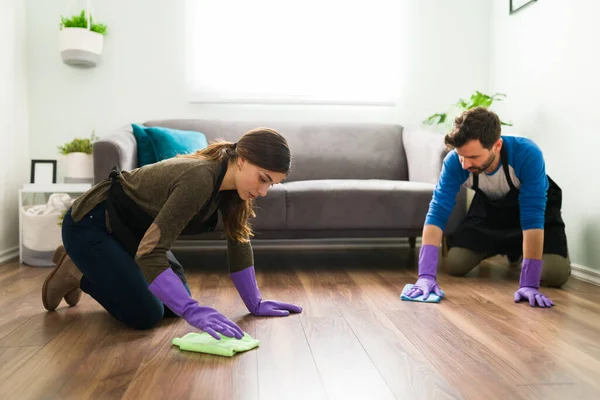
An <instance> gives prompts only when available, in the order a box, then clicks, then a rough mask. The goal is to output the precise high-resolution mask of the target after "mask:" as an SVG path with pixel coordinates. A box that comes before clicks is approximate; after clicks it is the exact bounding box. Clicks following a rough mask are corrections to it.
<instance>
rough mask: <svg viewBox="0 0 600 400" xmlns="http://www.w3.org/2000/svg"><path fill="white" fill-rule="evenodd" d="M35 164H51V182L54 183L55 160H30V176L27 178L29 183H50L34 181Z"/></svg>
mask: <svg viewBox="0 0 600 400" xmlns="http://www.w3.org/2000/svg"><path fill="white" fill-rule="evenodd" d="M37 164H51V165H52V183H56V160H31V176H30V178H29V181H30V183H50V182H36V180H38V179H36V175H37V174H36V166H37Z"/></svg>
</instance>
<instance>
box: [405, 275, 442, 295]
mask: <svg viewBox="0 0 600 400" xmlns="http://www.w3.org/2000/svg"><path fill="white" fill-rule="evenodd" d="M431 292H433V293H435V294H437V295H438V296H441V295H442V291H441V290H440V287H439V285H438V284H437V281H436V279H435V276H431V275H422V276H420V277H419V279H417V283H415V285H414V286H413V287H412V288H410V289H409V290H408V291H407V292H406V293H404V294H405V295H406V296H408V297H410V298H411V299H414V298H415V297H419V296H420V295H423V300H427V298H428V297H429V294H430V293H431Z"/></svg>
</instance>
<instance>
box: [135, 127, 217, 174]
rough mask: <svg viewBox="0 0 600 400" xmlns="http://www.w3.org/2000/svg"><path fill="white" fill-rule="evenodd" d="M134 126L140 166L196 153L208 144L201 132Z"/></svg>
mask: <svg viewBox="0 0 600 400" xmlns="http://www.w3.org/2000/svg"><path fill="white" fill-rule="evenodd" d="M132 127H133V134H134V136H135V138H136V141H137V147H138V165H139V166H140V167H142V166H144V165H147V164H153V163H155V162H158V161H162V160H166V159H168V158H173V157H175V156H177V155H179V154H189V153H194V152H196V151H197V150H202V149H204V148H205V147H207V146H208V141H207V140H206V136H205V135H204V134H203V133H201V132H196V131H185V130H180V129H171V128H164V127H158V126H153V127H146V126H142V125H135V124H132Z"/></svg>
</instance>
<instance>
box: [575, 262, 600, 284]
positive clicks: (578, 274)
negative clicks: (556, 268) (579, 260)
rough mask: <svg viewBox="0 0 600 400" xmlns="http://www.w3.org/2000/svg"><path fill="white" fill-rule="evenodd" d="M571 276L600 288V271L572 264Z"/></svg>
mask: <svg viewBox="0 0 600 400" xmlns="http://www.w3.org/2000/svg"><path fill="white" fill-rule="evenodd" d="M571 275H572V276H573V277H575V278H577V279H580V280H582V281H585V282H589V283H593V284H594V285H598V286H600V271H598V270H595V269H592V268H590V267H586V266H583V265H579V264H571Z"/></svg>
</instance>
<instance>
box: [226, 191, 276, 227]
mask: <svg viewBox="0 0 600 400" xmlns="http://www.w3.org/2000/svg"><path fill="white" fill-rule="evenodd" d="M285 208H286V207H285V189H284V187H283V185H282V184H278V185H273V186H272V187H271V188H270V189H269V192H268V193H267V195H266V196H265V197H259V198H258V199H256V206H255V212H256V218H254V219H251V220H250V224H251V225H252V228H253V230H254V231H255V233H256V232H258V231H260V230H272V229H283V227H284V226H285V218H286V215H285ZM215 229H216V230H217V231H223V230H224V226H223V219H222V218H221V215H220V214H219V223H218V224H217V227H216V228H215Z"/></svg>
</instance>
